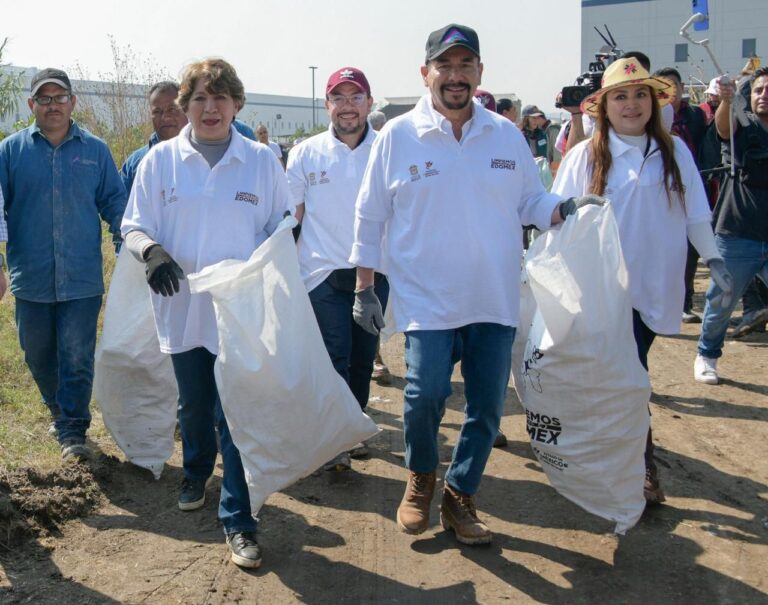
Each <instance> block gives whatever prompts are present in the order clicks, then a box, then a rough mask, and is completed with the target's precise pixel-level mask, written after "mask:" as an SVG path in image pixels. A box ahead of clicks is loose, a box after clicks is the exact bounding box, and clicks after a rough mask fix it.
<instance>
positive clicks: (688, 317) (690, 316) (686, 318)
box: [683, 311, 701, 324]
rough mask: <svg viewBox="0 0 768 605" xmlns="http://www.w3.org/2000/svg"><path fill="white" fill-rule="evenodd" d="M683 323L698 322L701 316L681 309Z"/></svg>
mask: <svg viewBox="0 0 768 605" xmlns="http://www.w3.org/2000/svg"><path fill="white" fill-rule="evenodd" d="M683 323H684V324H700V323H701V317H700V316H698V315H696V313H694V312H693V311H683Z"/></svg>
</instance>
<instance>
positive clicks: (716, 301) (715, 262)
mask: <svg viewBox="0 0 768 605" xmlns="http://www.w3.org/2000/svg"><path fill="white" fill-rule="evenodd" d="M707 266H708V267H709V275H710V277H711V278H712V281H713V282H715V284H717V287H718V288H720V290H721V292H720V294H718V295H717V296H715V297H714V298H712V299H711V300H710V301H709V304H710V305H712V306H713V307H720V308H722V309H727V308H728V307H730V306H731V301H732V300H733V277H731V274H730V273H728V269H726V268H725V261H724V260H723V259H722V258H713V259H711V260H710V261H709V262H708V263H707Z"/></svg>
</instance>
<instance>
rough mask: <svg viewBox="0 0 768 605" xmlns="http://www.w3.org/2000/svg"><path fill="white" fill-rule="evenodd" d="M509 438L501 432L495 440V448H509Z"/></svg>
mask: <svg viewBox="0 0 768 605" xmlns="http://www.w3.org/2000/svg"><path fill="white" fill-rule="evenodd" d="M507 443H508V441H507V436H506V435H505V434H504V433H502V432H501V429H499V432H498V433H496V439H494V440H493V447H507Z"/></svg>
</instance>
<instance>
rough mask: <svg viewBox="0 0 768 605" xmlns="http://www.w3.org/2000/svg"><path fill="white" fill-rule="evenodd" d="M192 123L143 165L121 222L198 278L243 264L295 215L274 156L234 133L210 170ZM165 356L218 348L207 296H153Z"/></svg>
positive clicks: (184, 286) (184, 285)
mask: <svg viewBox="0 0 768 605" xmlns="http://www.w3.org/2000/svg"><path fill="white" fill-rule="evenodd" d="M191 128H192V126H191V124H188V125H187V126H185V127H184V128H183V129H182V131H181V132H180V133H179V135H178V136H177V137H175V138H173V139H171V140H169V141H166V142H163V143H159V144H157V145H155V146H154V147H152V149H150V151H149V153H148V154H147V155H146V157H145V158H144V160H143V161H142V162H141V164H140V165H139V170H138V172H137V174H136V180H135V181H134V185H133V189H132V190H131V196H130V198H129V200H128V205H127V207H126V209H125V215H124V217H123V224H122V229H121V230H122V234H123V236H125V235H126V234H127V233H128V232H130V231H133V230H139V231H143V232H144V233H146V234H147V235H148V236H149V237H151V238H152V239H153V240H155V241H156V242H158V243H159V244H160V245H161V246H162V247H163V248H165V250H166V251H167V252H168V254H170V255H171V256H172V257H173V259H174V260H175V261H176V262H177V263H178V264H179V265H180V266H181V268H182V269H183V270H184V274H185V275H188V274H190V273H195V272H197V271H200V270H201V269H202V268H203V267H207V266H209V265H212V264H214V263H217V262H219V261H222V260H224V259H237V260H246V259H247V258H248V257H250V255H251V253H252V252H253V251H254V250H255V249H256V248H257V247H258V246H259V245H260V244H261V243H262V242H263V241H264V240H266V239H267V237H268V236H269V234H271V233H272V231H274V229H275V228H276V227H277V224H278V223H279V222H280V220H281V219H282V217H283V213H284V212H285V211H286V210H289V209H290V203H289V200H290V194H289V192H288V182H287V181H286V178H285V174H284V173H283V169H282V167H281V166H280V163H279V162H278V161H277V158H275V155H274V154H273V153H272V152H271V151H270V150H269V148H267V147H265V146H264V145H260V144H258V143H255V142H253V141H251V140H249V139H245V138H244V137H241V136H235V135H236V131H235V130H234V128H232V129H231V131H232V141H231V143H230V144H229V148H228V149H227V151H226V153H225V154H224V156H223V157H222V158H221V160H220V161H219V162H218V163H217V164H216V165H215V166H214V167H213V168H212V169H211V168H210V167H209V166H208V162H207V161H206V160H205V158H204V157H203V156H202V154H200V153H199V152H197V151H196V150H195V149H194V147H192V144H191V143H190V141H189V133H190V131H191ZM152 307H153V309H154V313H155V324H156V326H157V334H158V337H159V339H160V350H161V351H163V352H164V353H182V352H184V351H189V350H190V349H193V348H196V347H205V348H206V349H208V350H209V351H210V352H211V353H214V354H217V353H218V350H219V338H218V331H217V329H216V318H215V316H214V311H213V303H212V300H211V297H210V295H209V294H207V293H205V294H190V291H189V285H188V282H187V280H182V281H181V283H180V291H179V292H178V293H177V294H175V295H174V296H169V297H164V296H160V295H159V294H154V293H152Z"/></svg>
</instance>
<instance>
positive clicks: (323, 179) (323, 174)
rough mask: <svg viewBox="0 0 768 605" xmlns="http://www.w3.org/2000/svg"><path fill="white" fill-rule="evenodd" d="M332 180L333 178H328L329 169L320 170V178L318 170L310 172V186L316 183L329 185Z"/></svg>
mask: <svg viewBox="0 0 768 605" xmlns="http://www.w3.org/2000/svg"><path fill="white" fill-rule="evenodd" d="M330 182H331V179H329V178H328V171H327V170H321V171H320V180H318V178H317V173H316V172H310V173H309V186H310V187H313V186H315V185H327V184H328V183H330Z"/></svg>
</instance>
